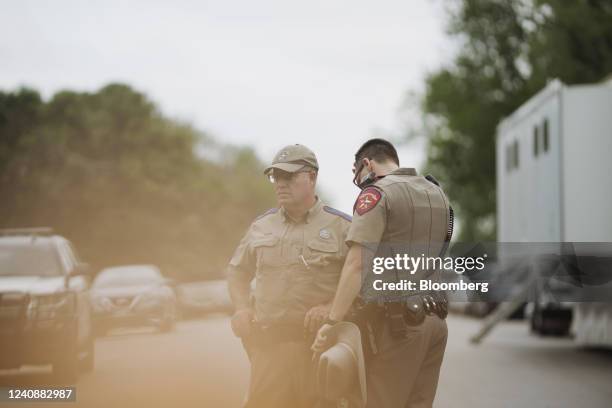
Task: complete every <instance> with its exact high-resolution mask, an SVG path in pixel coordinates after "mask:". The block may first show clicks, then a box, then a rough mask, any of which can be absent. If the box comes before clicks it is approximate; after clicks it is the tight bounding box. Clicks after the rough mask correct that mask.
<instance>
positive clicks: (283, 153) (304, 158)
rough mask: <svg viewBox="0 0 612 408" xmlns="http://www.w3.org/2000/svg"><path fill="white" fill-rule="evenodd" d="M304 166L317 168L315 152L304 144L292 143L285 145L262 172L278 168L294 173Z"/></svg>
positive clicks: (265, 172) (266, 172)
mask: <svg viewBox="0 0 612 408" xmlns="http://www.w3.org/2000/svg"><path fill="white" fill-rule="evenodd" d="M304 166H310V167H312V168H314V169H316V170H319V162H317V157H316V156H315V154H314V153H313V152H312V150H310V149H309V148H307V147H306V146H304V145H301V144H293V145H289V146H285V147H283V148H282V149H280V151H279V152H278V153H276V156H274V159H272V164H271V165H270V166H268V167H266V168H265V170H264V174H268V173H269V172H271V171H272V169H279V170H283V171H287V172H289V173H294V172H296V171H298V170H300V169H302V168H303V167H304Z"/></svg>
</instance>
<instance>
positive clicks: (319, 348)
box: [310, 323, 332, 359]
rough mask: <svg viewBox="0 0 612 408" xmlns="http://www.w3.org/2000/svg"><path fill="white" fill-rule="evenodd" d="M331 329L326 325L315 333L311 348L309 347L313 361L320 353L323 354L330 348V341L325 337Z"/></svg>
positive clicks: (329, 325) (330, 326)
mask: <svg viewBox="0 0 612 408" xmlns="http://www.w3.org/2000/svg"><path fill="white" fill-rule="evenodd" d="M331 328H332V325H331V324H327V323H326V324H324V325H323V326H321V328H320V329H319V331H318V332H317V337H315V340H314V342H313V343H312V346H310V349H311V350H312V351H313V352H314V354H313V359H316V358H318V356H319V355H320V354H321V353H322V352H324V351H325V350H327V349H328V348H329V347H330V346H331V344H330V342H331V340H332V339H330V338H329V336H328V335H327V334H328V332H329V330H330V329H331Z"/></svg>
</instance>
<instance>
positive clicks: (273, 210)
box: [255, 208, 278, 221]
mask: <svg viewBox="0 0 612 408" xmlns="http://www.w3.org/2000/svg"><path fill="white" fill-rule="evenodd" d="M276 212H278V208H270V209H269V210H268V211H266V212H265V213H263V214H261V215H258V216H257V218H255V221H257V220H259V219H261V218H263V217H265V216H266V215H270V214H274V213H276Z"/></svg>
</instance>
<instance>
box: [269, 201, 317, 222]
mask: <svg viewBox="0 0 612 408" xmlns="http://www.w3.org/2000/svg"><path fill="white" fill-rule="evenodd" d="M315 198H316V199H317V201H315V203H314V205H313V206H312V207H310V209H309V210H308V211H306V216H305V217H304V222H305V223H308V222H309V221H310V220H311V219H312V218H313V217H316V216H317V214H319V213H320V212H321V209H322V208H323V203H322V202H321V199H320V198H319V197H318V196H316V197H315ZM280 213H281V215H282V216H283V220H284V221H285V222H293V223H295V222H296V221H295V220H294V219H293V218H291V217H290V216H289V214H287V212H286V211H285V209H284V208H283V207H281V209H280Z"/></svg>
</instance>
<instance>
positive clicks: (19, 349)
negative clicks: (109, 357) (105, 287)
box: [0, 228, 94, 382]
mask: <svg viewBox="0 0 612 408" xmlns="http://www.w3.org/2000/svg"><path fill="white" fill-rule="evenodd" d="M89 281H90V278H89V267H88V265H87V264H84V263H82V262H81V261H79V259H78V258H77V255H76V253H75V251H74V249H73V247H72V245H71V244H70V242H69V241H68V240H66V239H65V238H63V237H61V236H59V235H54V234H53V232H52V231H51V229H49V228H29V229H12V230H0V369H7V368H19V367H20V366H22V365H43V364H44V365H48V364H52V367H53V373H54V375H55V376H56V377H57V379H59V380H60V381H67V382H75V381H76V380H77V377H78V373H79V368H81V369H83V371H90V370H92V369H93V365H94V336H93V333H92V322H91V307H90V304H89Z"/></svg>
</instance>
